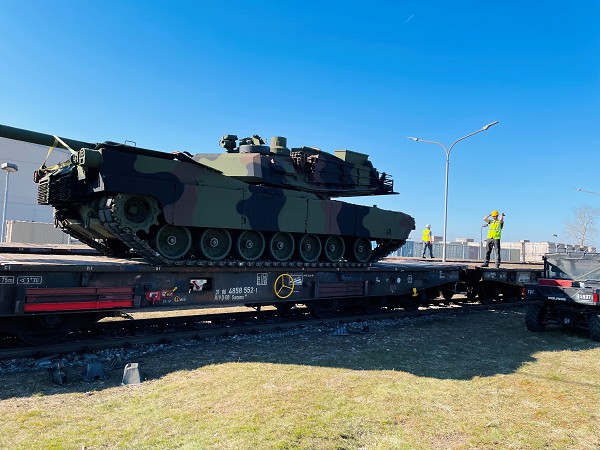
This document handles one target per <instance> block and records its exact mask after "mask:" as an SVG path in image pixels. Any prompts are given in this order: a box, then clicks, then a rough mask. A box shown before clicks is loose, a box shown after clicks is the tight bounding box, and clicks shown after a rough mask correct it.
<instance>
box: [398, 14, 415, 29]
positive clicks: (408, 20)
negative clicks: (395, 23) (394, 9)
mask: <svg viewBox="0 0 600 450" xmlns="http://www.w3.org/2000/svg"><path fill="white" fill-rule="evenodd" d="M413 17H415V15H414V14H411V16H410V17H409V18H408V19H406V20H405V21H404V23H403V24H402V25H400V26H401V27H403V26H404V25H406V24H407V23H408V22H410V19H412V18H413Z"/></svg>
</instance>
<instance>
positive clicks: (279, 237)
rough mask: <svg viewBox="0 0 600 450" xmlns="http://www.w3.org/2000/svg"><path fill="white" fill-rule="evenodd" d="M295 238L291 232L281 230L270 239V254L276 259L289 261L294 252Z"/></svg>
mask: <svg viewBox="0 0 600 450" xmlns="http://www.w3.org/2000/svg"><path fill="white" fill-rule="evenodd" d="M294 249H295V245H294V238H293V236H292V235H291V234H290V233H285V232H283V231H279V232H277V233H275V234H274V235H273V236H272V237H271V239H270V240H269V254H270V255H271V257H272V258H273V259H274V260H275V261H280V262H281V261H287V260H288V259H290V258H291V257H292V255H293V254H294Z"/></svg>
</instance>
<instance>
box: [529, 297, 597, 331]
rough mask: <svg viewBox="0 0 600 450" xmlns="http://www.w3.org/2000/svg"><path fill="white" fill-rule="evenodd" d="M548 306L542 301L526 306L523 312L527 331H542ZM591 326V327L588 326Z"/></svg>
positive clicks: (544, 327) (544, 326)
mask: <svg viewBox="0 0 600 450" xmlns="http://www.w3.org/2000/svg"><path fill="white" fill-rule="evenodd" d="M547 314H548V308H547V307H546V305H544V304H542V303H536V304H534V305H531V306H530V307H529V308H527V313H526V314H525V325H526V326H527V329H528V330H529V331H533V332H534V333H536V332H538V331H544V330H545V329H546V316H547ZM590 328H591V327H590Z"/></svg>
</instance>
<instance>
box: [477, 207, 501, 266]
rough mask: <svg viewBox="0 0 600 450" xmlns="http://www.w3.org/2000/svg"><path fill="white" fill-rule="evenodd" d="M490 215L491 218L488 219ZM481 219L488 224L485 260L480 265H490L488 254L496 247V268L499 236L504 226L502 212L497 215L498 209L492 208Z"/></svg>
mask: <svg viewBox="0 0 600 450" xmlns="http://www.w3.org/2000/svg"><path fill="white" fill-rule="evenodd" d="M490 217H491V219H490ZM483 221H484V222H485V223H487V224H488V225H489V228H488V234H487V252H486V253H485V261H484V262H483V264H482V265H481V267H487V266H489V265H490V254H491V253H492V249H493V248H494V247H496V268H498V267H500V238H501V237H502V227H503V226H504V213H502V214H501V215H500V216H498V211H496V210H494V211H492V212H491V214H488V215H487V216H485V217H484V218H483Z"/></svg>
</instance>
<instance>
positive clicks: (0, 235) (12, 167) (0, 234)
mask: <svg viewBox="0 0 600 450" xmlns="http://www.w3.org/2000/svg"><path fill="white" fill-rule="evenodd" d="M0 168H1V169H2V170H4V171H5V172H6V185H5V186H4V207H3V208H2V229H1V231H0V241H2V242H6V237H5V236H4V227H5V223H6V203H7V200H8V180H9V178H8V176H9V175H10V174H11V173H12V172H17V171H18V170H19V166H17V165H16V164H13V163H6V162H5V163H2V165H1V166H0Z"/></svg>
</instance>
